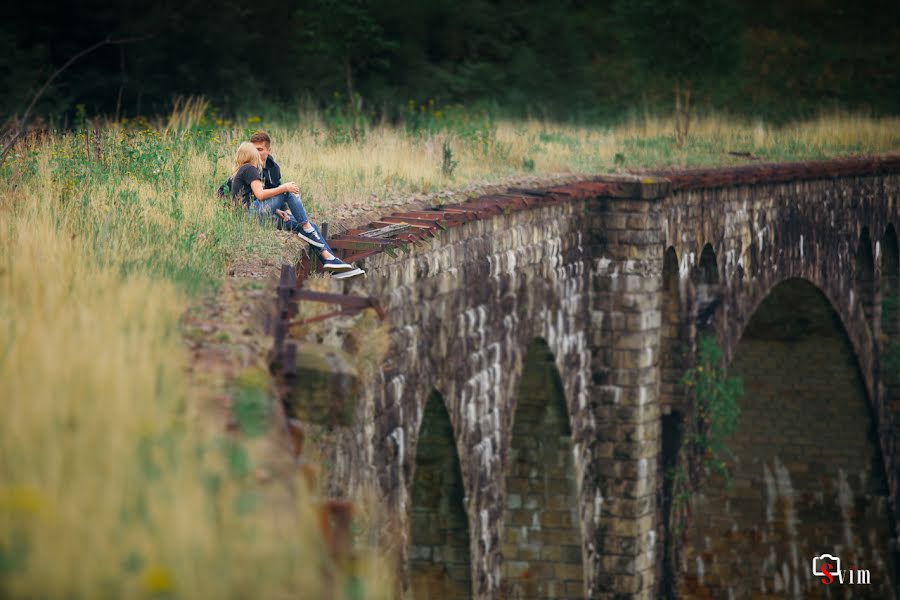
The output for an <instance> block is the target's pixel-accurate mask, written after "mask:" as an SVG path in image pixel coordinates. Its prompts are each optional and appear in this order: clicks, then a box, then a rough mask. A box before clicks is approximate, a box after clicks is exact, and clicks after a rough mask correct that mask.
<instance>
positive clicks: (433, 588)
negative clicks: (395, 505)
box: [409, 391, 472, 600]
mask: <svg viewBox="0 0 900 600" xmlns="http://www.w3.org/2000/svg"><path fill="white" fill-rule="evenodd" d="M464 498H465V490H464V487H463V480H462V472H461V470H460V463H459V455H458V454H457V451H456V442H455V438H454V435H453V425H452V424H451V422H450V416H449V415H448V414H447V409H446V408H445V407H444V400H443V398H442V397H441V395H440V394H439V393H437V392H436V391H433V392H432V393H431V394H429V396H428V400H427V401H426V403H425V410H424V413H423V415H422V424H421V426H420V427H419V437H418V442H417V443H416V466H415V471H414V473H413V482H412V493H411V499H410V520H409V522H410V552H409V562H410V579H411V588H412V593H413V598H414V599H415V600H428V599H434V600H437V599H441V600H443V599H453V600H457V599H458V600H463V599H468V598H471V596H472V573H471V560H470V544H469V524H468V518H467V516H466V507H465V502H464Z"/></svg>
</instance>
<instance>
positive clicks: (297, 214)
mask: <svg viewBox="0 0 900 600" xmlns="http://www.w3.org/2000/svg"><path fill="white" fill-rule="evenodd" d="M285 206H287V207H288V208H289V209H291V214H292V215H293V216H292V217H291V219H290V220H289V221H282V220H281V217H279V216H278V215H276V214H275V211H276V210H279V209H282V210H283V209H284V207H285ZM247 214H248V215H249V216H250V217H253V218H255V219H257V220H258V221H259V222H260V223H263V224H265V222H266V220H268V221H269V222H271V223H272V224H273V225H275V226H276V227H278V228H279V229H287V230H289V231H299V230H300V229H301V225H303V224H304V223H306V222H307V221H308V220H309V217H308V216H307V215H306V210H305V209H304V208H303V203H302V202H301V201H300V196H299V195H298V194H292V193H291V192H285V193H283V194H278V195H277V196H272V197H271V198H269V199H268V200H253V201H252V202H251V203H250V206H248V207H247Z"/></svg>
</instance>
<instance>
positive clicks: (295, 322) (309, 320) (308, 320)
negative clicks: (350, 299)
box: [288, 308, 359, 327]
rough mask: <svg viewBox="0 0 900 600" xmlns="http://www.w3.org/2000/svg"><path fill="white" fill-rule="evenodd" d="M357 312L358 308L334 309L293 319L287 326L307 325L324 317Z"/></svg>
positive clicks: (324, 318) (322, 319) (328, 317)
mask: <svg viewBox="0 0 900 600" xmlns="http://www.w3.org/2000/svg"><path fill="white" fill-rule="evenodd" d="M358 312H359V309H355V308H351V309H343V308H342V309H341V310H335V311H333V312H330V313H325V314H321V315H316V316H315V317H308V318H306V319H300V320H299V321H298V320H296V319H294V320H293V321H289V322H288V326H290V327H295V326H298V325H309V324H310V323H317V322H319V321H324V320H326V319H330V318H331V317H340V316H349V315H354V314H356V313H358Z"/></svg>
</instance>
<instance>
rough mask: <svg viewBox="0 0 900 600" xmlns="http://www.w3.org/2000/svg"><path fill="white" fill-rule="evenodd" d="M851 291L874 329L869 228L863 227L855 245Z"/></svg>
mask: <svg viewBox="0 0 900 600" xmlns="http://www.w3.org/2000/svg"><path fill="white" fill-rule="evenodd" d="M853 288H854V289H853V292H854V293H855V294H856V298H857V302H859V304H860V306H861V307H862V309H863V313H865V315H866V322H868V323H869V327H872V328H873V331H874V327H873V325H874V315H875V259H874V257H873V255H872V238H871V237H870V236H869V228H868V227H863V229H862V232H861V233H860V234H859V244H858V245H857V247H856V262H855V265H854V268H853Z"/></svg>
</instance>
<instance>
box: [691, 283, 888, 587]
mask: <svg viewBox="0 0 900 600" xmlns="http://www.w3.org/2000/svg"><path fill="white" fill-rule="evenodd" d="M823 365H825V366H826V367H825V368H823ZM728 372H729V376H737V377H741V378H742V380H743V383H744V389H745V394H744V397H743V398H741V399H740V401H739V403H740V406H741V420H740V425H739V428H738V431H737V433H736V434H735V435H734V436H733V437H732V438H731V439H730V440H728V442H727V445H728V447H729V448H730V450H731V451H732V452H733V453H734V457H733V459H731V460H729V461H728V463H729V469H730V472H731V476H732V481H731V485H730V486H729V485H727V483H726V481H725V480H724V479H723V478H722V477H720V476H711V477H710V478H708V479H707V481H706V483H705V485H704V487H703V489H702V490H701V493H700V494H699V495H698V496H697V497H696V499H695V502H696V504H695V505H694V509H695V510H694V514H695V515H702V518H697V517H695V518H694V520H693V523H692V525H691V527H690V529H689V531H688V535H687V536H686V542H685V544H686V545H685V548H684V551H683V552H682V555H681V556H682V557H683V562H682V564H681V565H680V567H679V569H680V572H681V575H682V578H681V581H680V585H681V588H682V589H681V592H682V595H685V596H703V595H704V594H705V595H707V597H729V596H730V595H731V594H733V597H735V598H742V597H751V596H750V595H748V594H750V593H751V592H752V593H757V594H760V595H762V596H765V597H768V596H767V595H777V596H783V595H791V596H796V597H825V594H826V593H828V588H827V586H823V585H822V584H821V583H820V582H819V581H818V579H817V578H814V577H813V576H812V573H811V564H812V562H811V561H812V558H813V557H814V556H817V555H820V554H822V553H823V552H828V553H831V554H833V555H837V556H840V558H841V560H842V563H843V565H844V568H845V569H849V568H850V567H851V566H855V567H858V568H860V569H867V570H869V572H870V576H871V581H872V585H870V586H858V587H857V586H854V587H853V588H845V589H850V590H852V592H853V595H854V597H861V598H883V597H890V595H891V590H892V589H893V588H892V587H891V586H892V583H891V581H892V580H894V577H895V574H894V573H893V572H892V570H893V568H894V567H893V566H892V557H891V549H890V548H889V540H890V538H891V532H892V531H893V528H892V523H891V520H892V517H891V513H890V509H889V499H888V488H887V481H886V473H885V469H884V465H883V462H882V457H881V452H880V446H879V443H878V438H877V432H876V427H875V420H874V418H873V415H872V414H871V412H870V405H869V402H868V399H867V395H866V388H865V384H864V382H863V379H862V376H861V373H860V370H859V365H858V362H857V358H856V355H855V353H854V351H853V348H852V345H851V343H850V340H849V339H848V337H847V335H846V332H845V330H844V327H843V325H842V323H841V320H840V317H839V316H838V315H837V314H836V312H835V311H834V309H833V307H832V305H831V304H830V302H829V301H828V299H827V298H826V297H825V295H824V294H823V293H822V292H821V291H820V290H819V289H818V288H816V287H815V286H814V285H812V284H811V283H809V282H807V281H805V280H802V279H788V280H786V281H783V282H781V283H780V284H778V285H776V286H775V287H774V288H773V289H772V291H771V292H770V293H769V295H768V296H767V297H766V298H765V299H764V300H763V302H762V303H760V305H759V306H758V307H757V309H756V312H755V313H754V314H753V316H752V317H751V319H750V320H749V322H748V324H747V327H746V328H745V330H744V332H743V335H742V337H741V339H740V341H739V342H738V345H737V347H736V348H735V351H734V355H733V359H732V362H731V364H730V365H729V367H728ZM836 592H841V590H832V591H831V593H832V594H833V593H836ZM742 594H744V595H742Z"/></svg>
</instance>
